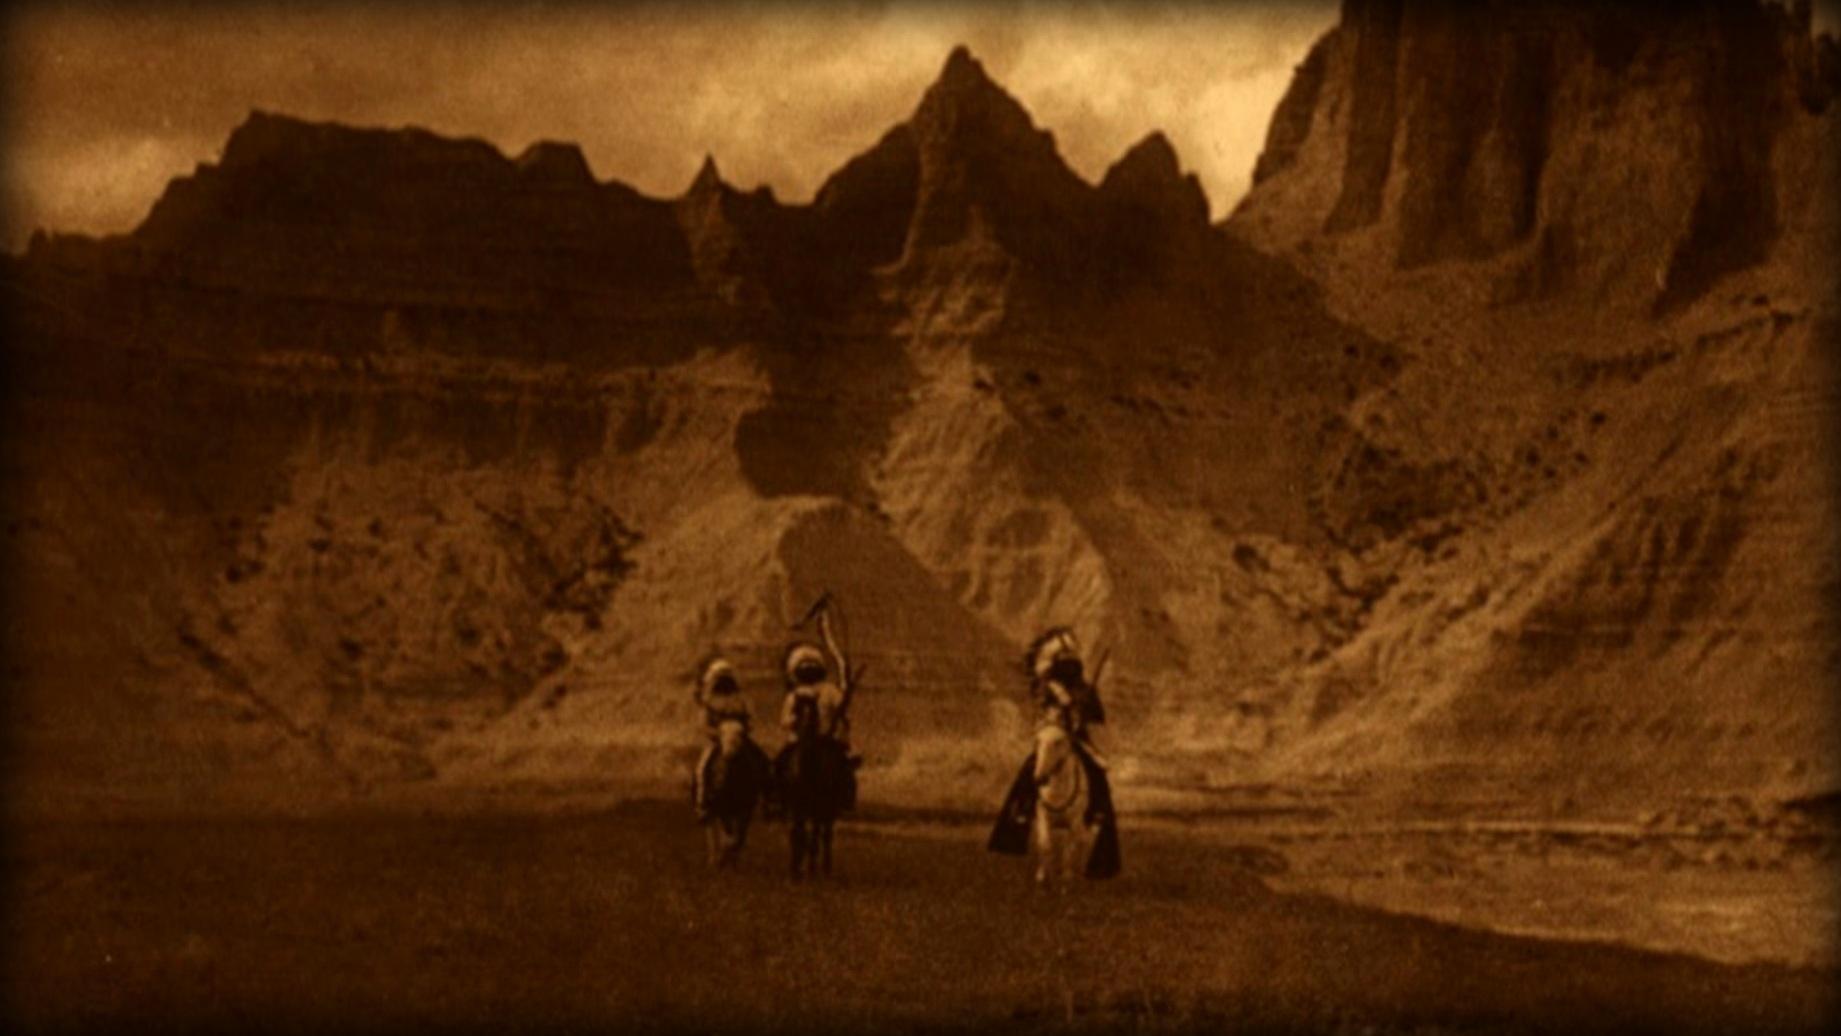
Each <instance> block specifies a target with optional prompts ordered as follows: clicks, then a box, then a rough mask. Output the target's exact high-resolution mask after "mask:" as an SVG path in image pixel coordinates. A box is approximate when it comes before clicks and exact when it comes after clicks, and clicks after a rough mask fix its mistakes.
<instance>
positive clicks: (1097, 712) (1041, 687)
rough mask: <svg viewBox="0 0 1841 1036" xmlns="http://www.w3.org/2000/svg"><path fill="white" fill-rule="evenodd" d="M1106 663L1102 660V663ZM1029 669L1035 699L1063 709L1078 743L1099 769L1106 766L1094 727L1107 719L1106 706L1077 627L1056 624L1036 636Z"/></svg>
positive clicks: (1047, 705) (1040, 702) (1031, 646)
mask: <svg viewBox="0 0 1841 1036" xmlns="http://www.w3.org/2000/svg"><path fill="white" fill-rule="evenodd" d="M1104 664H1105V663H1104V662H1103V661H1102V662H1101V666H1102V667H1103V666H1104ZM1029 673H1030V681H1031V682H1030V690H1031V692H1032V696H1033V697H1034V699H1035V700H1036V702H1037V703H1038V704H1040V705H1042V706H1043V707H1044V708H1048V707H1053V706H1059V707H1060V708H1061V709H1063V710H1064V711H1065V714H1066V716H1067V726H1068V733H1069V734H1071V735H1073V738H1074V742H1075V746H1076V747H1077V748H1078V749H1080V750H1081V751H1082V752H1084V753H1085V755H1086V756H1087V757H1088V759H1090V760H1091V761H1092V762H1093V763H1094V764H1095V765H1096V766H1098V767H1099V768H1100V769H1102V770H1104V769H1106V768H1107V767H1106V758H1105V756H1103V755H1101V754H1100V751H1099V748H1098V746H1096V745H1095V744H1094V743H1093V731H1092V729H1091V728H1092V727H1093V726H1096V725H1099V724H1103V723H1105V722H1106V707H1105V706H1104V705H1103V704H1101V702H1100V699H1099V688H1098V687H1097V686H1096V682H1097V681H1096V680H1093V681H1090V680H1088V679H1087V674H1086V667H1085V665H1084V664H1083V663H1082V662H1081V658H1080V641H1079V640H1078V639H1076V638H1075V636H1074V631H1073V630H1071V629H1069V628H1067V627H1066V626H1056V627H1054V628H1053V629H1050V630H1049V631H1048V632H1046V633H1044V634H1042V636H1040V637H1038V638H1036V641H1035V643H1033V644H1031V645H1030V648H1029ZM1096 675H1097V674H1096Z"/></svg>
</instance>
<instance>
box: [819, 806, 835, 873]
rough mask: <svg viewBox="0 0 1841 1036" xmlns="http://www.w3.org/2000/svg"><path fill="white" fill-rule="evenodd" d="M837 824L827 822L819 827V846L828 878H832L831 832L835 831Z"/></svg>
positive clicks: (823, 822)
mask: <svg viewBox="0 0 1841 1036" xmlns="http://www.w3.org/2000/svg"><path fill="white" fill-rule="evenodd" d="M835 824H836V821H832V820H826V821H822V822H821V823H820V824H819V825H818V844H819V849H820V850H821V851H822V852H823V854H824V855H823V857H822V859H823V861H824V862H823V866H824V869H825V877H827V878H828V877H830V876H831V832H832V831H833V830H835V827H834V825H835Z"/></svg>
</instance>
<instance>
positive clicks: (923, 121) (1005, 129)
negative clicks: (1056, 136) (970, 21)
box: [913, 45, 1048, 147]
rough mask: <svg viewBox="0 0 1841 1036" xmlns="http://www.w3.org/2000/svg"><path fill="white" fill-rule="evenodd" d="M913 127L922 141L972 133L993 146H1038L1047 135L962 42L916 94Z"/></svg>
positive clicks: (965, 135)
mask: <svg viewBox="0 0 1841 1036" xmlns="http://www.w3.org/2000/svg"><path fill="white" fill-rule="evenodd" d="M913 125H914V127H915V129H916V130H917V131H918V133H919V135H920V137H921V138H922V139H923V140H929V139H931V140H935V141H941V140H944V139H948V138H961V137H967V136H977V137H979V138H982V139H984V140H986V141H987V142H989V143H992V144H997V145H1007V144H1012V143H1014V144H1025V146H1036V147H1039V146H1040V140H1043V139H1048V134H1046V133H1043V132H1042V131H1040V130H1038V129H1037V128H1036V125H1035V122H1034V120H1032V119H1031V118H1030V117H1029V113H1028V112H1027V111H1025V110H1023V106H1022V105H1021V104H1018V103H1017V101H1016V99H1015V98H1014V97H1011V96H1010V94H1009V93H1007V92H1006V91H1005V90H1004V88H1003V87H1001V86H999V85H997V83H996V82H994V81H993V80H992V79H991V77H990V76H989V75H987V74H986V73H985V70H984V65H982V64H980V63H979V61H978V59H977V58H975V57H973V56H972V53H971V51H969V50H967V49H966V48H965V47H964V46H963V45H961V46H958V47H954V48H953V51H952V54H951V55H949V56H948V57H947V59H946V65H945V67H944V68H942V69H941V70H940V77H939V78H938V79H937V80H935V81H934V83H933V85H932V86H930V87H928V88H927V92H926V94H925V95H923V96H922V97H921V103H920V107H919V108H918V109H916V111H915V113H914V120H913Z"/></svg>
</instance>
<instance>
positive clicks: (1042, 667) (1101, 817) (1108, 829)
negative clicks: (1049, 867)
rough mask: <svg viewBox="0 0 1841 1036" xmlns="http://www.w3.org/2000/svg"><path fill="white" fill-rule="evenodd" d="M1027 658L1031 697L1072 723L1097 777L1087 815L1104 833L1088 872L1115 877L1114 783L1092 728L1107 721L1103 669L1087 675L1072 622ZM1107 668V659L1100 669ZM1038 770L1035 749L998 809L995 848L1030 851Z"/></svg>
mask: <svg viewBox="0 0 1841 1036" xmlns="http://www.w3.org/2000/svg"><path fill="white" fill-rule="evenodd" d="M1023 663H1024V669H1025V671H1026V672H1027V673H1028V674H1029V681H1030V682H1029V689H1030V694H1031V697H1032V698H1033V699H1034V702H1035V704H1036V706H1037V707H1038V708H1040V709H1041V710H1042V712H1043V716H1044V722H1045V723H1058V724H1066V726H1067V730H1068V733H1069V735H1071V736H1072V738H1073V740H1074V754H1075V756H1076V757H1077V758H1079V759H1080V760H1081V764H1082V766H1083V767H1084V768H1085V770H1086V773H1087V777H1088V780H1089V781H1090V782H1091V783H1090V787H1091V791H1090V793H1089V795H1088V799H1087V815H1086V820H1087V822H1088V823H1091V824H1094V825H1096V826H1097V827H1098V829H1099V833H1098V835H1097V837H1096V838H1095V841H1094V844H1093V848H1092V850H1091V852H1089V854H1088V856H1087V864H1086V875H1087V877H1089V878H1110V877H1112V876H1114V875H1116V874H1118V873H1119V868H1120V860H1119V832H1118V823H1117V818H1116V817H1115V816H1114V814H1113V808H1112V783H1111V781H1110V780H1108V779H1107V776H1106V765H1105V762H1104V760H1103V759H1102V757H1101V756H1100V754H1099V752H1098V751H1097V750H1096V749H1095V748H1094V747H1093V740H1092V732H1091V730H1090V727H1091V726H1092V725H1095V724H1100V723H1104V722H1106V710H1105V707H1104V706H1103V705H1101V704H1100V700H1099V690H1098V687H1097V684H1098V682H1099V676H1100V673H1099V672H1095V673H1094V674H1093V676H1091V677H1089V676H1088V675H1087V672H1086V667H1085V666H1084V665H1083V664H1082V662H1081V657H1080V641H1079V640H1078V639H1077V638H1076V637H1075V636H1074V631H1073V630H1071V629H1069V628H1067V627H1066V626H1056V627H1054V628H1052V629H1050V630H1048V631H1047V632H1045V633H1043V634H1042V635H1041V636H1039V637H1037V638H1036V639H1035V640H1033V641H1031V642H1030V644H1029V650H1028V651H1027V652H1025V653H1024V657H1023ZM1104 668H1105V661H1104V659H1102V660H1101V662H1100V669H1102V670H1103V669H1104ZM1034 773H1035V755H1034V753H1031V754H1030V756H1029V758H1027V759H1025V760H1024V761H1023V766H1022V769H1021V770H1019V771H1018V772H1017V775H1016V780H1015V781H1013V782H1011V785H1010V791H1009V793H1008V794H1007V795H1005V797H1004V803H1003V805H1002V807H1000V808H999V809H998V813H997V822H996V824H994V825H993V826H992V828H991V837H990V839H989V840H988V841H987V842H986V847H987V848H988V849H990V850H991V851H992V852H999V853H1008V854H1013V855H1022V854H1024V853H1026V852H1028V851H1029V824H1030V818H1031V817H1032V816H1033V815H1034V813H1035V808H1036V796H1037V788H1036V785H1035V781H1034Z"/></svg>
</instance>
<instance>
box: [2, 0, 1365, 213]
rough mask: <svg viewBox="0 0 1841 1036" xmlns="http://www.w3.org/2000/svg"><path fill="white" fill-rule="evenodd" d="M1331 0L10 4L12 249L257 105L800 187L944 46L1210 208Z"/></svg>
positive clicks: (155, 183) (120, 197)
mask: <svg viewBox="0 0 1841 1036" xmlns="http://www.w3.org/2000/svg"><path fill="white" fill-rule="evenodd" d="M1336 8H1337V4H1336V2H1335V0H1268V2H1264V3H1239V4H1219V5H1210V4H1204V3H1199V2H1189V3H1168V2H1165V3H1161V4H1159V3H1143V2H1124V0H1121V2H1117V3H1068V2H1052V3H1051V2H1037V3H1022V4H1013V5H1003V6H999V5H995V4H965V3H942V2H935V3H927V4H917V3H870V2H855V3H848V2H827V3H817V2H807V3H785V2H783V3H758V2H757V3H751V4H743V3H678V4H670V3H658V2H654V3H628V4H622V5H606V4H600V5H594V4H588V3H556V2H551V3H535V2H529V0H526V2H523V3H502V4H487V3H483V2H476V3H456V2H442V0H422V2H416V3H408V4H402V5H381V4H378V5H364V4H360V3H354V2H343V3H324V2H322V3H319V4H299V3H295V4H287V5H280V4H265V3H234V4H233V3H199V2H189V3H188V2H178V0H169V2H160V0H155V2H150V3H148V2H142V3H132V4H130V3H119V2H118V3H105V2H96V0H87V2H86V0H62V2H58V0H36V2H33V0H28V2H26V3H19V4H12V5H8V8H7V10H6V14H5V15H4V22H5V31H4V47H5V67H6V84H5V92H4V95H3V96H4V99H5V108H6V110H5V130H4V138H3V139H4V143H5V151H4V154H5V170H4V183H5V206H6V226H5V228H4V229H5V246H6V247H7V248H8V249H17V248H18V247H20V246H21V245H22V244H23V242H24V240H25V239H26V237H27V236H28V235H29V234H30V233H31V231H32V230H33V228H35V227H45V228H48V229H53V230H64V231H84V232H90V233H106V232H115V231H121V230H126V229H129V228H131V227H132V226H134V225H135V224H136V223H138V222H139V221H140V219H141V218H142V217H143V216H145V215H146V212H147V209H148V207H149V206H150V205H151V204H152V202H153V200H154V199H155V198H156V197H157V196H158V194H159V192H160V191H161V189H162V188H163V187H164V186H165V184H166V182H167V181H168V180H169V179H171V178H172V177H174V176H177V175H181V174H184V173H186V172H189V171H190V170H191V169H192V167H193V166H194V165H196V164H197V163H200V162H209V161H214V160H215V159H216V157H217V155H218V153H219V149H220V148H221V147H222V145H223V142H224V139H225V138H226V137H227V136H228V134H229V133H230V131H231V130H232V129H233V128H234V127H235V126H236V125H237V124H238V123H239V122H241V121H242V120H243V118H244V117H245V116H246V115H247V113H248V112H249V111H250V110H251V109H252V108H261V109H265V110H270V111H277V112H283V113H287V114H292V115H298V116H301V117H304V118H310V119H333V120H338V121H342V122H348V123H352V124H357V125H376V126H401V125H418V126H423V127H426V128H428V129H431V130H434V131H435V132H438V133H443V134H447V135H454V136H477V137H483V138H485V139H486V140H489V141H491V142H492V143H493V144H496V145H497V146H499V147H500V148H501V149H502V150H504V151H506V152H508V153H512V154H515V153H516V152H517V151H519V150H521V149H522V148H523V147H525V146H526V145H528V144H529V143H531V142H532V141H535V140H540V139H554V140H568V141H574V142H577V143H579V144H580V145H581V146H582V149H583V151H584V152H585V154H586V155H587V157H588V161H589V164H590V166H591V167H592V168H593V169H594V172H595V175H596V176H597V177H599V178H601V179H610V178H611V179H618V180H623V181H625V182H627V183H630V184H632V185H634V186H635V187H637V188H639V189H640V190H642V191H644V192H646V193H648V194H652V195H655V196H670V195H676V194H678V193H680V192H681V191H682V190H683V189H684V188H685V186H687V185H688V183H689V182H690V180H691V178H692V176H693V175H694V174H695V172H696V168H697V165H698V164H699V163H700V162H701V161H702V157H703V155H704V154H705V153H711V154H714V155H715V157H716V160H717V164H718V165H719V166H720V167H721V168H722V170H723V173H724V176H725V177H726V178H727V179H728V180H729V181H730V182H732V183H736V184H738V185H739V186H742V187H744V188H746V187H753V186H755V185H757V184H767V185H770V186H771V187H773V189H774V190H775V192H776V193H777V194H778V195H779V196H780V198H781V199H782V200H785V201H805V200H809V199H810V197H811V195H812V193H813V192H814V191H815V190H816V189H817V187H818V185H819V184H820V182H822V180H823V178H824V177H825V176H826V175H827V174H828V173H830V172H831V171H832V170H834V169H836V168H837V167H838V166H839V165H841V164H843V162H844V161H845V160H846V159H848V158H849V157H850V156H852V155H854V154H856V153H858V152H860V151H862V150H864V149H866V148H867V147H869V146H870V145H871V144H873V143H874V142H875V140H876V139H877V138H878V137H879V136H880V135H881V134H882V132H883V131H884V130H886V129H888V128H889V127H890V126H892V125H894V124H895V123H897V122H899V121H901V120H903V119H905V118H906V117H907V116H908V115H909V114H910V112H911V111H912V110H913V108H914V106H915V104H916V103H917V102H918V101H919V99H920V95H921V93H922V91H923V90H925V89H926V87H927V85H928V84H929V83H930V82H931V81H932V80H933V78H934V77H935V76H936V75H937V74H938V72H939V69H940V66H941V65H942V64H943V63H944V61H945V59H946V55H947V53H948V52H949V51H950V50H951V48H952V46H953V45H954V44H956V43H961V42H963V43H965V44H967V45H969V46H970V47H971V48H972V51H973V53H974V54H976V55H977V56H978V57H979V58H980V59H981V60H982V61H983V62H984V64H985V67H986V68H987V69H988V70H989V72H990V73H991V75H992V76H993V77H994V78H996V79H997V80H998V81H999V82H1000V83H1002V84H1003V85H1004V86H1005V87H1006V88H1008V89H1009V90H1010V92H1011V93H1013V94H1014V95H1016V96H1017V98H1018V99H1019V100H1021V101H1022V103H1023V104H1024V105H1025V106H1026V107H1027V108H1028V109H1029V110H1030V112H1031V113H1032V114H1033V115H1034V116H1035V118H1036V121H1037V123H1038V124H1039V125H1041V126H1043V127H1045V128H1047V129H1049V130H1050V131H1052V132H1053V133H1054V134H1055V137H1056V140H1057V141H1058V142H1059V144H1060V146H1061V150H1062V153H1063V155H1064V156H1065V157H1066V158H1067V159H1068V161H1069V163H1070V164H1071V165H1073V167H1074V168H1075V169H1076V170H1077V171H1078V172H1080V173H1081V174H1082V175H1084V176H1086V177H1087V178H1088V179H1097V178H1098V176H1099V175H1100V174H1101V173H1102V172H1103V171H1104V170H1105V168H1106V166H1107V165H1108V164H1110V163H1111V162H1112V161H1113V160H1115V159H1116V158H1117V157H1118V156H1119V155H1120V154H1121V153H1123V152H1124V150H1125V149H1126V148H1127V147H1129V146H1130V145H1131V144H1132V143H1133V142H1135V141H1136V140H1138V139H1139V138H1140V137H1142V136H1144V134H1146V133H1148V132H1149V131H1151V130H1153V129H1162V130H1163V131H1164V132H1165V133H1167V134H1168V135H1169V137H1170V139H1171V140H1172V141H1173V142H1174V143H1175V145H1176V148H1177V151H1178V153H1179V155H1180V156H1181V158H1182V160H1183V163H1184V165H1185V166H1186V167H1187V168H1189V169H1191V170H1193V171H1195V172H1196V173H1197V174H1198V175H1199V176H1200V177H1201V179H1202V182H1203V185H1204V186H1205V187H1206V189H1207V191H1208V195H1209V200H1210V203H1211V206H1212V208H1213V212H1214V214H1215V215H1216V216H1217V217H1218V216H1220V215H1222V214H1224V213H1225V212H1226V211H1227V210H1228V209H1229V208H1230V207H1231V206H1232V205H1233V203H1234V202H1235V201H1237V200H1238V198H1239V197H1240V195H1241V194H1242V193H1243V192H1244V191H1245V189H1246V186H1247V181H1248V176H1249V174H1250V172H1251V169H1252V166H1253V162H1254V159H1255V158H1256V157H1257V155H1258V152H1259V148H1260V145H1261V143H1262V142H1263V139H1264V135H1265V127H1266V123H1267V120H1268V119H1269V117H1270V115H1271V112H1272V108H1273V106H1274V105H1275V104H1276V103H1277V102H1278V99H1279V96H1280V95H1281V94H1282V93H1283V91H1284V89H1285V86H1286V84H1287V83H1288V82H1289V80H1290V76H1291V71H1292V68H1293V67H1294V66H1295V65H1296V64H1297V63H1298V62H1299V61H1301V60H1302V59H1303V57H1304V55H1305V53H1306V52H1307V51H1308V50H1309V48H1310V45H1311V43H1312V42H1313V41H1314V40H1315V39H1316V38H1317V37H1318V36H1319V35H1320V34H1322V33H1323V32H1324V31H1326V30H1327V29H1328V28H1329V27H1330V26H1331V25H1333V24H1334V23H1335V20H1336Z"/></svg>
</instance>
